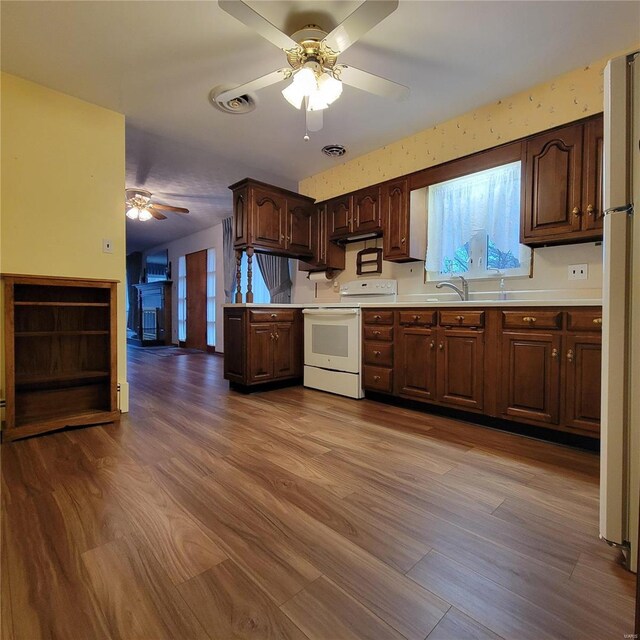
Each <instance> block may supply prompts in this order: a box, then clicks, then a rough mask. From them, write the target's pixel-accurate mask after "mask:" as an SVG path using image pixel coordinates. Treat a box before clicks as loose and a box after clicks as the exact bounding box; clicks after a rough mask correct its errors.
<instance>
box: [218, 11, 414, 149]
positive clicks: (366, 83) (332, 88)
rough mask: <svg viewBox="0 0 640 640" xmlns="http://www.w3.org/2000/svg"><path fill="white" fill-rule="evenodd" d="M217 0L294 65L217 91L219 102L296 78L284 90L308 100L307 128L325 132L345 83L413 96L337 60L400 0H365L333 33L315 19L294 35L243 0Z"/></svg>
mask: <svg viewBox="0 0 640 640" xmlns="http://www.w3.org/2000/svg"><path fill="white" fill-rule="evenodd" d="M218 5H219V6H220V8H221V9H223V10H224V11H226V12H227V13H228V14H230V15H232V16H233V17H234V18H236V19H238V20H239V21H240V22H242V23H243V24H245V25H246V26H248V27H250V28H251V29H253V30H254V31H257V32H258V33H259V34H260V35H261V36H262V37H263V38H266V39H267V40H269V42H272V43H273V44H275V45H276V47H278V48H279V49H282V50H283V51H284V53H285V54H286V56H287V62H288V63H289V67H285V68H283V69H277V70H276V71H272V72H271V73H268V74H267V75H264V76H262V77H260V78H257V79H256V80H252V81H251V82H247V83H245V84H243V85H240V86H239V87H236V88H235V89H229V90H226V91H223V92H222V93H220V94H219V95H216V96H215V99H216V100H217V101H218V102H220V103H228V102H230V101H232V100H236V99H238V98H239V97H240V96H243V95H245V94H247V93H249V92H251V91H258V90H260V89H264V88H265V87H268V86H270V85H272V84H275V83H276V82H280V81H282V80H286V79H288V78H291V79H292V82H291V84H290V85H288V86H287V87H286V88H285V89H284V90H283V91H282V95H283V96H284V97H285V99H286V100H287V101H288V102H289V103H290V104H291V105H293V106H294V107H296V109H300V108H301V107H302V105H303V104H304V106H305V111H306V119H307V130H308V131H320V129H322V121H323V117H322V111H323V110H324V109H326V108H327V107H328V106H329V105H330V104H331V103H332V102H334V101H335V100H337V99H338V98H339V97H340V94H341V93H342V84H343V83H344V84H348V85H351V86H352V87H356V88H357V89H362V90H363V91H368V92H369V93H374V94H377V95H379V96H382V97H385V98H393V99H396V100H401V99H403V98H406V97H407V96H408V95H409V89H408V87H405V86H404V85H401V84H398V83H397V82H393V81H391V80H387V79H386V78H381V77H380V76H376V75H374V74H372V73H369V72H367V71H362V70H361V69H356V68H355V67H352V66H351V65H348V64H343V63H341V62H338V56H339V55H340V54H342V53H343V52H344V51H346V50H347V49H348V48H349V47H350V46H351V45H352V44H353V43H354V42H356V41H357V40H358V39H359V38H361V37H362V36H363V35H364V34H365V33H367V31H369V30H370V29H372V28H373V27H375V26H376V25H377V24H378V23H379V22H382V20H384V19H385V18H386V17H387V16H388V15H390V14H391V13H393V12H394V11H395V10H396V9H397V8H398V0H364V2H363V3H362V4H361V5H360V6H359V7H358V8H357V9H356V10H355V11H354V12H353V13H351V14H350V15H349V16H348V17H347V18H346V19H345V20H343V22H342V23H340V24H339V25H338V26H337V27H336V28H335V29H333V31H331V32H330V33H327V32H326V31H323V29H322V28H321V27H319V26H318V25H314V24H311V25H307V26H306V27H304V28H303V29H301V30H299V31H296V32H295V33H293V34H292V35H291V36H289V35H287V34H285V33H283V32H282V31H280V29H278V28H277V27H275V26H274V25H272V24H271V23H270V22H269V21H268V20H267V19H266V18H265V17H264V16H262V15H260V14H259V13H258V12H257V11H255V10H254V9H252V8H251V7H250V6H249V5H248V4H247V3H246V2H244V1H243V0H218ZM305 139H308V136H305Z"/></svg>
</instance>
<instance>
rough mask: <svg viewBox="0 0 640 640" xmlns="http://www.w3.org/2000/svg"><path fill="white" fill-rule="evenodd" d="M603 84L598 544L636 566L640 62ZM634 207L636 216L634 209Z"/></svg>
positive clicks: (608, 73) (625, 61)
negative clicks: (609, 547)
mask: <svg viewBox="0 0 640 640" xmlns="http://www.w3.org/2000/svg"><path fill="white" fill-rule="evenodd" d="M638 53H639V52H636V53H634V54H631V55H627V56H621V57H619V58H614V59H613V60H610V61H609V63H608V64H607V67H606V69H605V81H604V85H605V86H604V93H605V95H604V102H605V104H604V126H605V129H604V163H603V170H604V185H603V188H604V206H603V210H604V216H605V218H604V254H603V259H604V264H603V290H602V298H603V299H602V303H603V313H602V318H603V323H602V439H601V452H600V453H601V455H600V537H601V538H603V539H604V540H606V541H607V542H608V543H609V544H611V545H614V546H618V547H620V548H621V549H622V550H623V551H624V554H625V558H626V560H627V566H628V568H630V569H631V570H632V571H636V570H637V566H638V517H639V513H638V511H639V509H638V507H639V505H640V220H638V215H640V204H638V203H640V56H639V55H638ZM634 202H635V203H636V209H637V212H636V215H635V216H634V214H633V203H634Z"/></svg>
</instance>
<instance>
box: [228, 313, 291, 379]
mask: <svg viewBox="0 0 640 640" xmlns="http://www.w3.org/2000/svg"><path fill="white" fill-rule="evenodd" d="M224 354H225V355H224V377H225V379H226V380H229V381H230V382H232V383H235V384H238V385H240V386H242V387H251V386H255V385H260V384H264V383H270V382H281V381H287V380H289V381H295V380H296V379H299V378H301V377H302V312H301V310H300V309H287V308H279V307H273V308H271V307H269V308H260V309H247V308H237V309H234V308H226V309H225V310H224Z"/></svg>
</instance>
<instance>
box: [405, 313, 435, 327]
mask: <svg viewBox="0 0 640 640" xmlns="http://www.w3.org/2000/svg"><path fill="white" fill-rule="evenodd" d="M435 323H436V312H435V311H430V310H429V309H415V310H414V311H400V324H403V325H420V326H424V327H430V326H433V325H434V324H435Z"/></svg>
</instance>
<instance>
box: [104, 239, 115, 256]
mask: <svg viewBox="0 0 640 640" xmlns="http://www.w3.org/2000/svg"><path fill="white" fill-rule="evenodd" d="M102 253H113V242H111V240H107V239H106V238H103V239H102Z"/></svg>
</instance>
